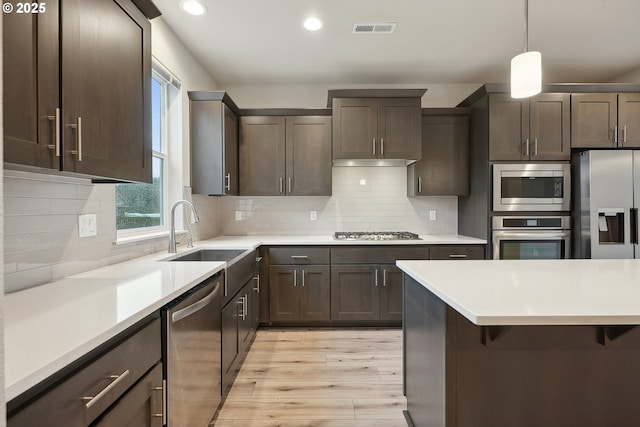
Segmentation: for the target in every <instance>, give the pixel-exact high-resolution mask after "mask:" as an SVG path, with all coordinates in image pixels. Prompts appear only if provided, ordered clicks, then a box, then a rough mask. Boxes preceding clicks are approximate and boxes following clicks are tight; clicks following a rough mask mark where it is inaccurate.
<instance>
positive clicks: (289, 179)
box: [287, 177, 291, 194]
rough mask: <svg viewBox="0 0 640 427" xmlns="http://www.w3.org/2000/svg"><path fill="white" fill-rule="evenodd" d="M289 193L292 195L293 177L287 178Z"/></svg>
mask: <svg viewBox="0 0 640 427" xmlns="http://www.w3.org/2000/svg"><path fill="white" fill-rule="evenodd" d="M287 192H288V193H289V194H291V177H289V178H287Z"/></svg>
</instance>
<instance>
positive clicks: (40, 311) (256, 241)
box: [4, 235, 486, 401]
mask: <svg viewBox="0 0 640 427" xmlns="http://www.w3.org/2000/svg"><path fill="white" fill-rule="evenodd" d="M421 237H422V238H423V240H414V241H379V242H371V241H363V242H355V241H347V242H342V241H337V240H334V239H333V237H332V236H330V235H318V236H221V237H217V238H215V239H211V240H206V241H201V242H197V243H196V249H198V248H217V249H224V248H234V249H254V248H257V247H258V246H261V245H325V244H326V245H340V244H366V245H379V244H403V245H404V244H452V245H453V244H455V245H459V244H460V245H461V244H484V243H486V242H485V241H484V240H480V239H474V238H470V237H465V236H457V235H452V236H421ZM196 249H194V250H196ZM187 252H188V251H187V250H186V249H184V248H181V249H179V254H178V255H181V254H183V253H187ZM167 258H172V256H170V255H169V254H167V253H166V252H159V253H156V254H153V255H149V256H145V257H141V258H137V259H133V260H130V261H126V262H123V263H119V264H114V265H111V266H108V267H103V268H99V269H96V270H91V271H89V272H85V273H81V274H76V275H74V276H70V277H68V278H65V279H62V280H59V281H56V282H52V283H48V284H46V285H41V286H36V287H34V288H30V289H26V290H24V291H20V292H15V293H11V294H7V295H5V300H4V304H5V313H4V314H5V319H4V321H5V330H4V339H5V387H6V399H7V401H9V400H11V399H13V398H15V397H17V396H19V395H20V394H21V393H23V392H25V391H27V390H28V389H29V388H31V387H33V386H35V385H37V384H38V383H39V382H41V381H43V380H45V379H46V378H48V377H49V376H51V375H53V374H54V373H56V372H57V371H59V370H60V369H62V368H64V367H65V366H67V365H68V364H70V363H72V362H73V361H75V360H77V359H78V358H80V357H81V356H83V355H85V354H87V353H88V352H90V351H91V350H93V349H94V348H96V347H98V346H99V345H100V344H102V343H104V342H106V341H107V340H109V339H110V338H113V337H114V336H116V335H117V334H118V333H120V332H122V331H124V330H126V329H127V328H128V327H130V326H132V325H134V324H135V323H136V322H138V321H139V320H142V319H144V318H145V317H146V316H148V315H150V314H152V313H153V312H154V311H156V310H158V309H159V308H161V307H162V306H164V305H166V304H167V303H169V302H170V301H172V300H173V299H175V298H176V297H178V296H180V295H181V294H183V293H184V292H186V291H188V290H189V289H191V288H192V287H193V286H195V285H197V284H198V283H200V282H202V281H203V280H204V279H206V278H207V277H210V276H211V275H213V274H215V273H216V272H218V271H220V270H222V269H224V268H225V266H226V264H225V263H224V262H164V261H163V260H165V259H167Z"/></svg>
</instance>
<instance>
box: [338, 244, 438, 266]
mask: <svg viewBox="0 0 640 427" xmlns="http://www.w3.org/2000/svg"><path fill="white" fill-rule="evenodd" d="M399 259H429V248H428V247H427V246H375V247H371V246H369V247H366V246H348V247H337V248H333V249H331V261H332V264H395V262H396V261H397V260H399Z"/></svg>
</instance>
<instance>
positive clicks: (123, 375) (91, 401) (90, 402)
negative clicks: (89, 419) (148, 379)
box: [82, 369, 129, 409]
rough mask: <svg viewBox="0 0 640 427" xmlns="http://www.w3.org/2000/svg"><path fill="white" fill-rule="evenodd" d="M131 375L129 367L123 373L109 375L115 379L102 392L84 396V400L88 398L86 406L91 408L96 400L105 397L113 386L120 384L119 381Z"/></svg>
mask: <svg viewBox="0 0 640 427" xmlns="http://www.w3.org/2000/svg"><path fill="white" fill-rule="evenodd" d="M128 375H129V370H128V369H127V370H126V371H124V372H123V373H121V374H120V375H109V377H108V378H109V379H112V380H113V381H111V382H110V383H109V385H108V386H106V387H105V388H103V389H102V390H101V391H100V393H98V394H96V395H95V396H93V397H83V398H82V400H87V401H88V402H87V403H85V404H84V407H85V408H87V409H89V408H91V407H92V406H93V405H95V404H96V402H97V401H98V400H100V399H102V398H103V397H104V395H105V394H107V393H109V391H111V389H112V388H114V387H115V386H116V385H118V383H120V382H121V381H122V380H124V379H125V378H126V377H127V376H128Z"/></svg>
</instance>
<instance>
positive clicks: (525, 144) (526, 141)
mask: <svg viewBox="0 0 640 427" xmlns="http://www.w3.org/2000/svg"><path fill="white" fill-rule="evenodd" d="M524 146H525V150H526V151H525V153H524V155H525V156H527V157H529V138H527V139H526V140H525V143H524Z"/></svg>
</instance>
